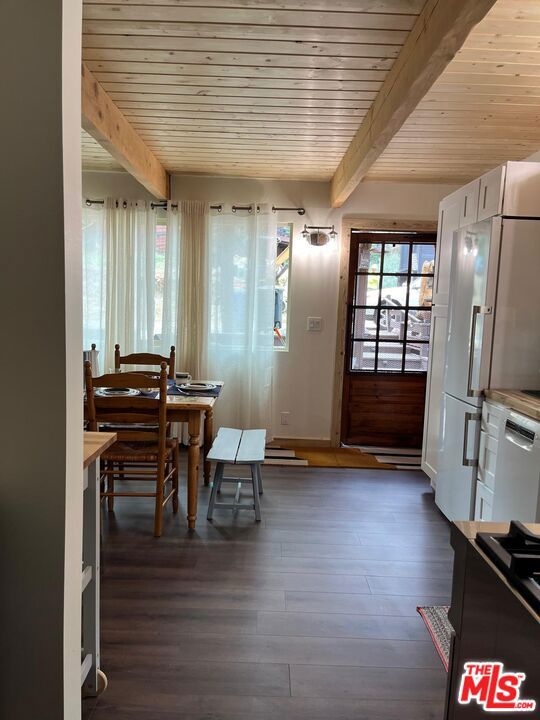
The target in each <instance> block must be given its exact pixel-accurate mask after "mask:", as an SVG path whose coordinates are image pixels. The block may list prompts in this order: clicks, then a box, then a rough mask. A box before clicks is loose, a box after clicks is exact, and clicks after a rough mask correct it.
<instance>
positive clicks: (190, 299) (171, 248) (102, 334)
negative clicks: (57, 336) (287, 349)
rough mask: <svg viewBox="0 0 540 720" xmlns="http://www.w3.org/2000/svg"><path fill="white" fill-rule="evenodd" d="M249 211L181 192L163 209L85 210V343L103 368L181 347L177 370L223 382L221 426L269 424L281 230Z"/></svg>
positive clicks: (119, 205) (114, 204)
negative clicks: (183, 197) (212, 208)
mask: <svg viewBox="0 0 540 720" xmlns="http://www.w3.org/2000/svg"><path fill="white" fill-rule="evenodd" d="M273 217H274V216H273V215H272V214H271V213H268V211H267V209H266V208H265V207H259V208H258V209H257V208H256V206H255V205H253V206H252V212H248V211H242V210H238V211H237V212H233V210H232V208H230V207H228V208H227V207H224V208H223V211H222V212H221V213H217V212H212V213H210V214H209V208H208V204H207V203H203V202H199V201H183V202H181V203H179V206H178V207H176V206H175V205H172V204H171V203H169V204H168V207H167V209H166V210H164V209H152V207H151V206H150V205H149V204H147V203H144V202H140V201H138V202H136V201H122V200H120V201H115V200H106V201H105V204H104V205H101V206H100V205H92V206H91V207H86V206H85V207H84V210H83V272H84V279H83V292H84V297H83V312H84V346H85V348H87V349H88V348H89V347H90V345H91V344H92V343H96V345H97V347H98V349H99V350H100V351H101V358H102V362H101V367H102V368H103V369H104V370H105V371H108V370H109V368H112V367H113V364H114V361H113V352H114V345H115V343H120V346H121V348H122V350H123V351H125V352H158V353H161V354H163V355H167V354H168V352H169V348H170V346H171V345H175V346H176V348H177V369H178V370H183V371H187V372H190V373H191V374H192V375H193V377H198V378H199V379H201V378H202V379H219V380H223V381H224V382H225V388H224V391H223V394H222V398H220V402H219V403H217V405H216V419H217V423H218V425H228V426H231V427H235V426H236V427H244V428H248V427H259V428H267V430H268V431H270V429H271V385H272V362H273V356H272V349H273V326H274V305H275V302H274V301H275V297H274V295H275V292H274V283H275V267H274V265H275V234H276V226H275V222H273Z"/></svg>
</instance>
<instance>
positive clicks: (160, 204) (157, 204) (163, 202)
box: [86, 198, 243, 212]
mask: <svg viewBox="0 0 540 720" xmlns="http://www.w3.org/2000/svg"><path fill="white" fill-rule="evenodd" d="M86 204H87V205H88V207H90V205H104V204H105V200H90V199H89V198H86ZM116 207H118V201H116ZM124 207H125V208H127V202H126V201H125V200H124ZM150 207H151V208H152V210H153V209H154V208H157V207H161V208H166V207H167V201H166V200H160V201H159V202H151V203H150ZM171 207H174V208H177V207H178V203H172V204H171ZM233 208H234V205H233ZM210 209H211V210H217V211H218V212H221V210H222V209H223V206H222V205H210ZM238 209H240V208H238ZM242 209H243V208H242Z"/></svg>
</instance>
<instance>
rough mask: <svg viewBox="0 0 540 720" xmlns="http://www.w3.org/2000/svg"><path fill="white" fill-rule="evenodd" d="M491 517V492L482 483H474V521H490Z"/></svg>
mask: <svg viewBox="0 0 540 720" xmlns="http://www.w3.org/2000/svg"><path fill="white" fill-rule="evenodd" d="M492 517H493V492H492V491H491V490H490V489H489V488H487V487H486V486H485V485H484V483H482V482H480V481H479V482H477V483H476V501H475V504H474V519H475V520H484V521H488V522H489V521H490V520H491V519H492Z"/></svg>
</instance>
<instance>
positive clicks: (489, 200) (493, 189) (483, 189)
mask: <svg viewBox="0 0 540 720" xmlns="http://www.w3.org/2000/svg"><path fill="white" fill-rule="evenodd" d="M505 177H506V165H501V166H500V167H497V168H495V169H494V170H490V171H489V172H487V173H486V174H485V175H482V177H481V178H480V201H479V203H478V220H486V219H487V218H490V217H493V216H494V215H500V214H501V212H502V204H503V195H504V179H505Z"/></svg>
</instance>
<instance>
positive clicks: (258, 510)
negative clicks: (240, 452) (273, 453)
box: [250, 463, 261, 522]
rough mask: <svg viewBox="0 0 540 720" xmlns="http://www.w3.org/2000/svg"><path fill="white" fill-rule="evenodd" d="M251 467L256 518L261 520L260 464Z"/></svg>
mask: <svg viewBox="0 0 540 720" xmlns="http://www.w3.org/2000/svg"><path fill="white" fill-rule="evenodd" d="M250 467H251V482H252V484H253V505H254V507H255V520H256V521H257V522H260V521H261V504H260V502H259V472H258V468H259V466H258V465H257V464H255V463H254V464H253V465H250Z"/></svg>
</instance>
